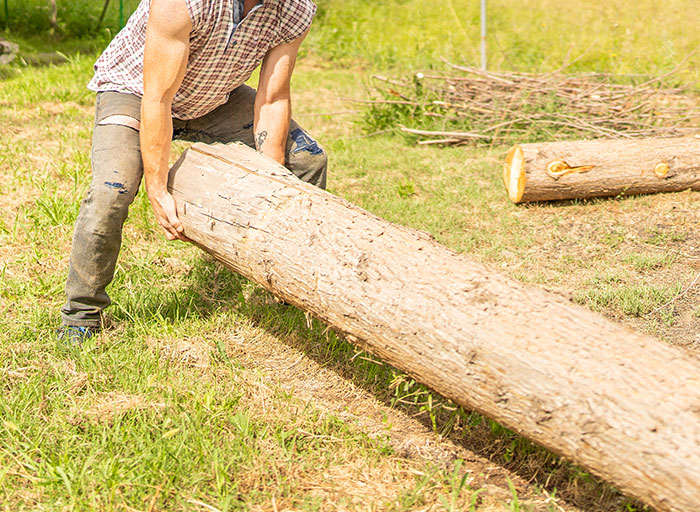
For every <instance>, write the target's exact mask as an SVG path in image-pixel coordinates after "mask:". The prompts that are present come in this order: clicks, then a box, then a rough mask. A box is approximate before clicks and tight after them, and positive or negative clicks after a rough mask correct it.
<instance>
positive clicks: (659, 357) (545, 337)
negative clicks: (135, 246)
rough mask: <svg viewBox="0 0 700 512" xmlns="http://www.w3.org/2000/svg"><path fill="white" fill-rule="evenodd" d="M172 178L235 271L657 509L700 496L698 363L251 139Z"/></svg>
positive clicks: (194, 234) (188, 224) (196, 157)
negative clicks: (363, 201)
mask: <svg viewBox="0 0 700 512" xmlns="http://www.w3.org/2000/svg"><path fill="white" fill-rule="evenodd" d="M169 186H170V189H171V191H172V193H173V195H174V196H175V199H176V202H177V205H178V212H179V214H180V218H181V220H182V222H183V224H184V226H185V234H186V235H187V236H188V237H190V238H191V239H192V240H193V241H194V242H195V243H196V244H198V245H199V246H200V247H201V248H203V249H204V250H206V251H207V252H209V253H211V254H212V255H214V256H215V257H216V258H218V259H219V260H221V261H222V262H223V263H224V264H225V265H226V266H228V267H229V268H231V269H233V270H234V271H236V272H239V273H240V274H242V275H244V276H246V277H247V278H249V279H251V280H253V281H255V282H256V283H258V284H260V285H261V286H263V287H265V288H266V289H268V290H270V291H271V292H272V293H274V294H275V295H277V296H279V297H280V298H282V299H284V300H286V301H288V302H290V303H292V304H294V305H296V306H298V307H300V308H302V309H303V310H305V311H308V312H310V313H312V314H314V315H316V316H317V317H318V318H320V319H322V320H323V321H325V322H327V323H328V324H329V325H330V326H332V327H334V328H335V329H337V330H339V331H341V332H343V333H345V334H346V335H347V336H348V338H349V339H350V340H351V341H353V342H354V343H357V344H358V345H359V346H360V347H362V348H364V349H366V350H367V351H368V352H371V353H372V354H375V355H377V356H379V357H381V358H383V359H384V360H385V361H387V362H389V363H390V364H392V365H394V366H395V367H397V368H399V369H401V370H403V371H405V372H406V373H408V374H409V375H411V376H412V377H414V378H415V379H416V380H418V381H420V382H422V383H425V384H427V385H429V386H430V387H431V388H432V389H434V390H435V391H437V392H438V393H441V394H442V395H444V396H446V397H448V398H450V399H452V400H454V401H455V402H457V403H458V404H461V405H463V406H465V407H468V408H471V409H475V410H478V411H480V412H481V413H483V414H485V415H486V416H488V417H490V418H493V419H495V420H496V421H498V422H500V423H502V424H503V425H505V426H507V427H509V428H511V429H513V430H515V431H516V432H519V433H520V434H522V435H524V436H526V437H528V438H530V439H532V440H534V441H536V442H537V443H540V444H542V445H543V446H545V447H547V448H549V449H550V450H552V451H554V452H557V453H559V454H562V455H564V456H565V457H567V458H568V459H570V460H572V461H573V462H575V463H577V464H580V465H582V466H584V467H586V468H589V469H590V470H591V471H593V472H594V473H596V474H597V475H599V476H601V477H602V478H604V479H606V480H608V481H610V482H612V483H613V484H615V485H616V486H618V488H620V489H621V490H622V491H624V492H625V493H627V494H629V495H630V496H634V497H636V498H639V499H640V500H642V501H644V502H646V503H648V504H650V505H652V506H654V507H656V508H657V509H658V510H660V511H678V512H680V511H684V512H687V511H689V510H695V509H696V507H697V504H698V503H700V363H698V362H697V361H696V360H694V359H692V358H689V357H688V356H687V355H685V354H684V353H683V352H682V351H681V350H679V349H677V348H675V347H671V346H667V345H665V344H663V343H661V342H660V341H657V340H656V339H654V338H651V337H649V336H646V335H642V334H639V333H636V332H633V331H631V330H629V329H627V328H625V327H623V326H620V325H617V324H615V323H613V322H611V321H609V320H607V319H605V318H604V317H603V316H601V315H598V314H596V313H593V312H591V311H589V310H587V309H584V308H582V307H579V306H576V305H573V304H571V303H570V302H569V301H567V300H565V299H564V298H562V297H560V296H558V295H555V294H552V293H548V292H546V291H543V290H541V289H538V288H535V287H532V286H527V285H524V284H521V283H518V282H516V281H513V280H511V279H509V278H506V277H503V276H501V275H498V274H496V273H494V272H493V271H492V270H491V269H489V268H487V267H485V266H483V265H481V264H478V263H475V262H472V261H470V260H469V259H468V258H466V257H464V256H462V255H458V254H456V253H454V252H452V251H450V250H449V249H447V248H445V247H443V246H441V245H440V244H438V243H436V242H435V241H434V240H433V239H432V238H431V237H430V236H428V235H426V234H424V233H422V232H418V231H415V230H412V229H408V228H405V227H401V226H398V225H395V224H392V223H390V222H387V221H385V220H382V219H381V218H379V217H377V216H375V215H372V214H370V213H368V212H366V211H364V210H362V209H360V208H358V207H356V206H354V205H352V204H350V203H348V202H346V201H344V200H343V199H340V198H338V197H335V196H333V195H331V194H329V193H327V192H325V191H323V190H319V189H317V188H314V187H312V186H310V185H308V184H305V183H302V182H301V181H299V180H298V179H296V178H295V177H293V176H292V175H291V173H290V172H289V171H287V170H286V169H285V168H284V167H282V166H280V165H278V164H276V163H274V162H272V161H271V160H268V159H267V158H265V157H263V156H262V155H259V154H257V153H256V152H255V151H253V150H251V149H249V148H246V147H244V146H206V145H203V144H195V145H194V146H193V147H192V148H190V149H189V150H187V151H186V152H185V153H184V154H183V156H182V157H181V158H180V160H179V161H178V162H177V163H176V165H175V166H174V167H173V169H172V172H171V174H170V182H169Z"/></svg>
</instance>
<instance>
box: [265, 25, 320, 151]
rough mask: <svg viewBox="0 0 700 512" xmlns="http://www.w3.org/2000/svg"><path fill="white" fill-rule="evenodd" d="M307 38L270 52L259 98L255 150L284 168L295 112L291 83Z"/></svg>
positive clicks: (302, 37)
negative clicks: (303, 43)
mask: <svg viewBox="0 0 700 512" xmlns="http://www.w3.org/2000/svg"><path fill="white" fill-rule="evenodd" d="M307 33H308V31H307ZM305 37H306V33H304V34H303V35H302V36H301V37H299V38H298V39H295V40H294V41H292V42H291V43H287V44H282V45H279V46H276V47H274V48H272V49H271V50H270V51H268V52H267V55H265V58H264V59H263V63H262V67H261V68H260V80H259V82H258V91H257V93H256V95H255V123H254V126H253V133H254V134H255V148H256V149H257V150H258V151H260V152H261V153H263V154H265V155H267V156H269V157H270V158H272V159H273V160H276V161H277V162H279V163H281V164H282V165H284V163H285V162H284V157H285V150H286V144H287V133H288V132H289V120H290V118H291V112H292V102H291V94H290V81H291V78H292V72H293V71H294V64H295V63H296V60H297V53H298V52H299V47H300V46H301V43H302V41H303V40H304V38H305Z"/></svg>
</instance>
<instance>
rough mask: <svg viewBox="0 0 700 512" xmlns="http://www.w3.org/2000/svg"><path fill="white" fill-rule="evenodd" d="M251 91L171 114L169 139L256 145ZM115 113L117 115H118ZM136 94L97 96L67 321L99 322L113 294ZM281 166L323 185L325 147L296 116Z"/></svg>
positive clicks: (134, 158) (133, 163) (129, 185)
mask: <svg viewBox="0 0 700 512" xmlns="http://www.w3.org/2000/svg"><path fill="white" fill-rule="evenodd" d="M254 101H255V90H254V89H252V88H250V87H248V86H246V85H242V86H240V87H238V88H237V89H235V90H234V91H233V92H232V93H231V96H230V98H229V100H228V102H227V103H225V104H224V105H221V106H220V107H218V108H216V109H215V110H213V111H212V112H210V113H208V114H206V115H204V116H202V117H199V118H196V119H192V120H188V121H182V120H179V119H173V139H182V140H188V141H192V142H206V143H214V142H221V143H229V142H243V143H244V144H247V145H248V146H250V147H254V145H255V144H254V138H253V105H254ZM115 116H116V117H115ZM140 118H141V98H140V97H138V96H136V95H133V94H127V93H121V92H101V93H98V94H97V106H96V110H95V126H94V131H93V139H92V154H91V159H92V181H91V184H90V188H89V191H88V194H87V197H86V198H85V199H84V200H83V202H82V203H81V207H80V213H79V214H78V218H77V220H76V223H75V229H74V234H73V245H72V247H71V254H70V267H69V270H68V279H67V281H66V303H65V304H64V305H63V307H62V308H61V317H62V321H63V324H64V325H75V326H94V327H100V326H101V325H102V321H103V311H104V309H105V308H106V307H107V306H109V304H110V298H109V296H108V294H107V292H106V291H105V289H106V287H107V285H108V284H109V283H110V282H111V281H112V279H113V277H114V270H115V268H116V264H117V257H118V256H119V250H120V248H121V242H122V226H123V224H124V221H125V220H126V218H127V215H128V211H129V206H130V205H131V203H132V202H133V201H134V198H135V197H136V193H137V192H138V188H139V184H140V183H141V178H142V177H143V163H142V161H141V148H140V144H139V123H140ZM285 165H286V167H287V168H288V169H290V170H291V171H292V172H293V173H294V174H295V175H296V176H297V177H299V178H300V179H302V180H304V181H306V182H308V183H311V184H313V185H316V186H318V187H321V188H325V187H326V167H327V158H326V153H325V151H324V150H323V148H322V147H321V146H320V145H319V144H318V142H316V141H315V140H314V139H313V138H312V137H311V136H310V135H309V134H308V133H307V132H306V131H304V130H303V129H302V128H301V127H300V126H299V125H298V124H297V123H296V122H295V121H294V120H292V121H291V123H290V127H289V133H288V136H287V146H286V156H285Z"/></svg>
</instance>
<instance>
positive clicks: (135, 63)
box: [88, 0, 316, 120]
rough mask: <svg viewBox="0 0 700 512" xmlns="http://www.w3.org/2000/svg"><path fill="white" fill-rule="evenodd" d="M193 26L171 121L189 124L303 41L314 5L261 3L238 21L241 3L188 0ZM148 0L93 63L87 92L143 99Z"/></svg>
mask: <svg viewBox="0 0 700 512" xmlns="http://www.w3.org/2000/svg"><path fill="white" fill-rule="evenodd" d="M184 1H185V3H186V4H187V10H188V12H189V15H190V19H191V21H192V31H191V33H190V53H189V58H188V61H187V70H186V72H185V76H184V78H183V80H182V84H181V85H180V88H179V89H178V91H177V93H175V97H174V98H173V105H172V115H173V117H175V118H177V119H182V120H187V119H194V118H196V117H200V116H203V115H204V114H207V113H208V112H211V111H212V110H214V109H215V108H216V107H218V106H219V105H222V104H223V103H226V101H227V100H228V97H229V94H230V92H231V91H232V90H233V89H235V88H236V87H238V86H239V85H241V84H243V83H244V82H245V81H246V80H248V78H250V76H251V74H252V73H253V71H254V70H255V68H257V67H258V65H259V64H260V63H261V62H262V60H263V58H264V57H265V54H266V53H267V52H268V51H269V50H270V49H271V48H274V47H275V46H279V45H281V44H285V43H290V42H292V41H294V40H295V39H297V38H299V37H300V36H301V35H302V34H304V32H306V30H308V28H309V27H310V26H311V21H312V20H313V17H314V14H315V12H316V5H315V4H314V3H313V1H312V0H263V1H262V4H261V5H259V6H258V7H257V8H254V9H253V10H251V12H249V13H248V15H247V16H246V17H245V18H243V19H242V20H240V23H239V22H238V20H237V19H235V18H236V17H235V7H236V3H237V1H238V0H184ZM149 3H150V1H149V0H141V3H140V4H139V6H138V8H137V9H136V11H135V12H134V14H132V15H131V17H130V18H129V21H128V22H127V24H126V26H125V27H124V28H123V29H122V30H121V31H120V32H119V34H117V36H116V37H115V38H114V39H113V40H112V42H111V43H110V44H109V46H108V47H107V49H106V50H105V51H104V52H103V53H102V55H101V56H100V57H99V59H98V60H97V62H96V63H95V75H94V76H93V78H92V80H91V81H90V83H89V84H88V88H89V89H91V90H93V91H96V92H102V91H118V92H128V93H132V94H136V95H137V96H143V51H144V44H145V41H146V23H147V22H148V10H149Z"/></svg>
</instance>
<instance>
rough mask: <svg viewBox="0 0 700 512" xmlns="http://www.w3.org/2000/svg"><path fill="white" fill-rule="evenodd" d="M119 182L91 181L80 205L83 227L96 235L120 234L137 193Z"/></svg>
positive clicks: (136, 189)
mask: <svg viewBox="0 0 700 512" xmlns="http://www.w3.org/2000/svg"><path fill="white" fill-rule="evenodd" d="M127 187H129V185H128V184H126V183H121V182H119V181H93V183H92V186H91V187H90V190H89V192H88V195H87V197H86V198H85V200H84V201H83V203H82V205H81V212H80V216H81V217H82V221H83V226H85V228H86V229H87V230H88V231H91V232H93V233H95V234H98V235H114V234H117V233H119V232H121V228H122V224H124V221H125V220H126V217H127V215H128V213H129V206H130V205H131V203H132V202H133V201H134V197H135V196H136V193H137V191H138V185H136V188H135V189H133V188H131V189H130V188H127Z"/></svg>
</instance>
